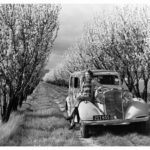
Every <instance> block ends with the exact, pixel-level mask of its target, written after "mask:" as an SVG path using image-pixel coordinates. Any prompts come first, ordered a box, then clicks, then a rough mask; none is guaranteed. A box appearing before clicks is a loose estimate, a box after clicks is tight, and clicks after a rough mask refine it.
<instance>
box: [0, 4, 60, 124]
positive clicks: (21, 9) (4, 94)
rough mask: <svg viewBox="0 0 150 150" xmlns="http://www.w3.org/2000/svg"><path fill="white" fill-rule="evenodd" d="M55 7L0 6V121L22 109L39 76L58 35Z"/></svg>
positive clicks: (48, 5) (57, 11)
mask: <svg viewBox="0 0 150 150" xmlns="http://www.w3.org/2000/svg"><path fill="white" fill-rule="evenodd" d="M59 10H60V6H58V5H51V4H47V5H27V4H26V5H23V4H20V5H19V4H6V5H0V98H1V99H0V100H1V116H2V121H3V122H6V121H8V119H9V116H10V113H11V112H12V111H16V110H17V107H18V106H20V107H21V106H22V103H23V101H25V100H26V98H27V96H28V95H29V94H31V93H32V91H33V90H34V89H35V87H36V86H37V84H38V83H39V81H40V80H41V76H42V75H43V74H42V73H43V68H44V65H45V63H46V61H47V58H48V56H49V54H50V52H51V50H52V46H53V43H54V40H55V38H56V36H57V32H58V28H59V26H58V15H59Z"/></svg>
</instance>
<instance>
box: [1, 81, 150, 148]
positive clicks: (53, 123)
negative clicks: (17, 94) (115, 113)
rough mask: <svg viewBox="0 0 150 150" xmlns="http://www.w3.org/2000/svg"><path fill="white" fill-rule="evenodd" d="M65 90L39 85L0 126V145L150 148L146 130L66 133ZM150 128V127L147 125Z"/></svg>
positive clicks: (117, 128)
mask: <svg viewBox="0 0 150 150" xmlns="http://www.w3.org/2000/svg"><path fill="white" fill-rule="evenodd" d="M66 96H67V88H63V87H58V86H55V85H51V84H47V83H40V84H39V85H38V87H37V88H36V90H35V91H34V92H33V94H32V95H31V96H29V97H28V99H27V101H26V102H25V103H24V104H23V108H22V109H19V111H18V112H17V113H13V114H12V115H11V118H10V120H9V122H8V123H7V124H5V125H3V124H1V126H0V145H1V146H150V128H149V127H148V129H147V131H146V132H145V133H144V132H141V131H139V130H138V127H137V126H135V125H134V124H133V125H130V126H108V127H101V126H94V127H93V128H92V129H91V133H90V138H88V139H83V138H81V136H80V131H79V128H78V127H77V128H75V129H74V130H68V127H69V123H68V122H67V121H66V120H65V116H66V114H65V111H64V105H65V103H64V102H65V98H66ZM149 125H150V124H149Z"/></svg>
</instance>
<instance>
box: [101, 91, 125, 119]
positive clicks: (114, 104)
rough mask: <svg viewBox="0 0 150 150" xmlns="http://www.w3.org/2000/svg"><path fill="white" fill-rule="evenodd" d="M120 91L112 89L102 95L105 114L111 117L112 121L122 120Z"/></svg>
mask: <svg viewBox="0 0 150 150" xmlns="http://www.w3.org/2000/svg"><path fill="white" fill-rule="evenodd" d="M121 95H122V93H121V91H120V90H118V89H113V90H110V91H107V92H105V93H104V96H105V106H106V113H107V114H108V115H111V118H112V119H123V108H122V98H121Z"/></svg>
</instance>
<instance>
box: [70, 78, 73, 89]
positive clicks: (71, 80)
mask: <svg viewBox="0 0 150 150" xmlns="http://www.w3.org/2000/svg"><path fill="white" fill-rule="evenodd" d="M70 87H73V77H71V78H70Z"/></svg>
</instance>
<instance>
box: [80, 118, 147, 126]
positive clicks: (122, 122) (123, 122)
mask: <svg viewBox="0 0 150 150" xmlns="http://www.w3.org/2000/svg"><path fill="white" fill-rule="evenodd" d="M148 120H149V116H146V117H143V118H133V119H125V120H123V119H117V120H109V121H108V120H105V121H93V120H82V121H81V122H82V123H84V124H85V125H104V126H105V125H128V124H130V123H134V122H143V121H148Z"/></svg>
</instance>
